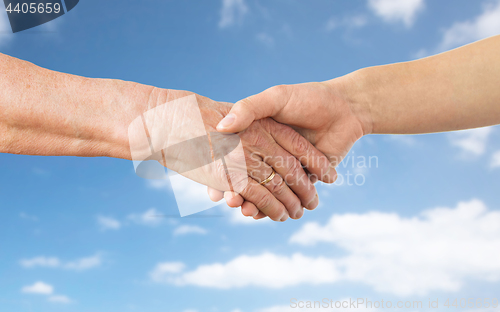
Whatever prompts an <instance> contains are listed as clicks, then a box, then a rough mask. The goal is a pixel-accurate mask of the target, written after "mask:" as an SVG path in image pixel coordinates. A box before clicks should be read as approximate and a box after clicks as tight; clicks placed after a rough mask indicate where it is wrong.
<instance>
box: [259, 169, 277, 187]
mask: <svg viewBox="0 0 500 312" xmlns="http://www.w3.org/2000/svg"><path fill="white" fill-rule="evenodd" d="M275 175H276V171H274V169H273V173H271V175H270V176H269V178H267V179H265V180H264V181H262V182H260V185H266V184H267V183H269V182H271V180H272V179H274V176H275Z"/></svg>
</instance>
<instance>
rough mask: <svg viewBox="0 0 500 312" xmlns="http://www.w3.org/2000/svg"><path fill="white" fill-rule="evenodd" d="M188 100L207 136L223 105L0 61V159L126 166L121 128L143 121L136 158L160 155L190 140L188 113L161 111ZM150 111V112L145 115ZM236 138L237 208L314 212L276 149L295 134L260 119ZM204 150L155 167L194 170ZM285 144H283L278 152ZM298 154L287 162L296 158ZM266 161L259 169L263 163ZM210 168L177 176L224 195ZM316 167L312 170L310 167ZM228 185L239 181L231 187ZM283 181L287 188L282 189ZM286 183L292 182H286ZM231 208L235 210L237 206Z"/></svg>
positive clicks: (309, 195) (301, 178) (299, 172)
mask: <svg viewBox="0 0 500 312" xmlns="http://www.w3.org/2000/svg"><path fill="white" fill-rule="evenodd" d="M188 96H195V97H196V100H195V102H196V105H197V108H196V110H197V111H196V110H195V113H197V114H198V115H200V114H201V118H202V121H201V122H202V125H201V127H202V130H203V127H204V128H205V131H206V133H210V132H215V131H216V130H215V126H216V125H217V123H218V122H219V121H220V120H221V119H222V118H223V116H225V114H227V112H228V111H229V110H230V108H231V104H229V103H222V102H216V101H212V100H210V99H208V98H205V97H202V96H199V95H196V94H194V93H191V92H188V91H179V90H166V89H159V88H155V87H151V86H145V85H141V84H137V83H133V82H125V81H118V80H109V79H90V78H83V77H78V76H73V75H68V74H63V73H58V72H54V71H50V70H47V69H43V68H40V67H37V66H35V65H33V64H31V63H28V62H25V61H21V60H18V59H15V58H12V57H9V56H6V55H2V54H0V153H14V154H27V155H52V156H57V155H65V156H86V157H98V156H107V157H115V158H123V159H131V158H132V155H131V149H130V146H129V139H130V137H129V134H130V132H129V130H130V128H129V126H130V125H131V124H132V123H133V122H134V121H135V120H137V118H139V119H141V118H142V117H144V116H148V117H144V118H145V119H144V120H148V121H150V123H149V124H148V123H146V125H147V126H148V127H149V126H151V125H152V128H150V129H149V130H150V131H149V132H148V135H149V141H150V142H153V143H146V145H145V146H144V151H145V153H148V152H149V151H150V144H152V145H157V146H161V148H160V149H162V151H158V150H155V152H156V153H158V152H161V153H162V154H163V148H164V144H165V143H168V142H182V141H184V140H185V139H186V138H187V139H190V138H192V137H190V134H191V133H190V132H191V131H193V125H194V124H197V121H199V119H196V122H195V119H194V118H195V117H194V116H193V114H190V113H189V112H187V111H183V109H182V108H181V109H179V106H169V104H170V103H173V102H172V101H174V100H177V99H181V98H186V97H188ZM153 111H155V112H156V113H155V114H154V115H151V112H153ZM141 116H142V117H141ZM141 125H142V122H141ZM143 129H144V128H143ZM194 137H196V136H194ZM239 137H240V140H241V142H242V145H243V150H244V154H242V155H239V157H240V158H239V159H238V160H236V163H239V162H240V161H241V159H243V161H244V162H245V160H246V165H244V168H243V169H244V170H245V171H244V175H238V176H237V177H235V176H234V175H233V176H231V177H230V180H231V182H232V183H233V184H234V185H235V184H238V185H239V186H240V188H239V189H238V193H240V194H241V195H242V196H243V197H244V198H245V199H246V200H247V202H246V204H245V207H250V209H251V210H253V209H258V210H261V211H263V212H265V213H266V214H267V215H269V216H270V217H271V218H272V219H273V220H281V221H284V220H286V218H288V216H291V217H292V218H300V217H301V216H302V211H303V209H302V208H303V207H307V208H309V209H314V208H315V207H316V206H317V205H318V201H317V197H316V190H315V188H314V186H313V185H312V183H311V182H310V181H309V179H308V177H307V174H306V172H305V171H304V170H303V169H302V167H301V166H300V163H299V161H298V160H297V159H296V158H295V157H294V155H290V154H289V153H288V152H287V151H285V150H284V149H283V148H282V147H281V145H280V144H279V141H283V139H284V138H286V139H290V138H293V137H296V138H298V137H300V135H299V134H298V133H296V132H295V131H293V129H291V128H289V127H287V126H284V125H280V124H278V123H276V122H274V121H273V120H271V119H268V120H263V121H259V122H256V123H255V124H254V125H252V126H251V127H250V128H249V130H248V131H245V132H244V133H241V134H239ZM207 140H209V139H208V138H207ZM146 141H148V139H147V138H146ZM306 143H307V144H306V145H304V150H303V151H301V152H300V153H303V154H307V155H314V157H316V158H321V157H322V158H323V160H324V161H323V165H327V164H328V162H327V159H326V158H325V157H324V156H322V154H321V153H320V152H319V151H317V150H316V149H315V148H314V147H313V146H312V145H310V144H309V143H308V142H307V141H306ZM207 144H209V145H210V147H209V151H208V152H207V153H206V154H204V153H202V152H200V151H201V150H202V149H200V148H198V147H199V146H195V147H192V149H191V150H176V151H175V152H173V153H172V154H170V155H168V154H166V155H163V156H164V157H163V159H161V158H160V159H157V160H158V161H160V162H161V163H162V164H163V165H165V166H167V165H168V167H169V168H170V169H173V170H174V171H175V170H176V169H178V168H179V167H184V168H185V167H186V162H190V161H193V164H199V161H197V160H200V159H201V158H203V159H205V158H209V159H211V158H210V157H211V156H213V155H214V154H217V151H216V147H214V145H213V144H210V142H207ZM222 144H224V143H222ZM286 144H287V142H283V146H286ZM219 148H222V149H223V148H224V147H223V146H219ZM188 149H189V148H188ZM141 153H142V151H141ZM300 153H298V154H295V156H296V157H299V156H301V154H300ZM276 156H279V157H276ZM266 158H267V159H268V160H267V163H266V162H264V161H263V159H266ZM278 158H281V159H278ZM283 159H285V160H286V161H284V162H283ZM278 160H281V163H280V167H279V168H276V171H279V176H278V177H277V178H275V179H273V181H272V183H268V184H266V185H265V186H262V185H260V184H259V181H263V180H265V179H266V178H267V177H269V176H270V174H271V173H272V169H271V167H270V166H271V165H272V162H276V161H278ZM226 161H227V160H226ZM217 164H218V163H217V162H212V163H210V166H209V167H205V166H204V167H201V168H199V169H200V170H191V171H189V172H186V173H185V174H184V173H182V172H181V173H182V174H183V175H185V176H186V177H188V178H190V179H193V180H195V181H197V182H199V183H203V184H205V185H208V186H211V187H213V188H215V189H218V190H221V191H228V190H229V189H224V187H226V185H227V182H225V181H226V180H224V177H226V175H229V174H231V173H230V172H229V173H228V171H226V170H224V168H221V166H218V165H217ZM187 165H189V164H187ZM316 166H319V165H318V163H317V162H316ZM187 167H190V166H187ZM191 167H192V166H191ZM274 167H277V166H274ZM314 169H315V168H314V167H311V168H310V170H312V171H314ZM247 170H248V175H247ZM240 171H241V170H240ZM250 177H251V178H250ZM226 178H227V177H226ZM233 178H237V179H239V180H238V181H236V182H235V181H233ZM284 180H286V181H287V183H282V182H283V181H284ZM290 181H293V182H294V183H288V182H290ZM234 185H233V186H234ZM233 189H234V188H231V190H233ZM235 203H236V204H238V205H242V204H243V202H242V200H241V201H238V200H237V201H236V202H235Z"/></svg>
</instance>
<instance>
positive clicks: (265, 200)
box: [256, 194, 273, 217]
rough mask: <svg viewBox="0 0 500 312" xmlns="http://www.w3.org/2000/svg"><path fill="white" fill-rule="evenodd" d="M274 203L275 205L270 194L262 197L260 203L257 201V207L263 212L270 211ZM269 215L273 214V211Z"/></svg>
mask: <svg viewBox="0 0 500 312" xmlns="http://www.w3.org/2000/svg"><path fill="white" fill-rule="evenodd" d="M272 203H273V199H272V197H271V195H269V194H266V195H265V196H262V197H261V198H260V199H259V200H258V201H257V203H256V204H257V207H258V208H259V209H261V210H266V211H267V210H270V208H271V207H272ZM268 212H269V213H271V211H268ZM269 217H271V215H269Z"/></svg>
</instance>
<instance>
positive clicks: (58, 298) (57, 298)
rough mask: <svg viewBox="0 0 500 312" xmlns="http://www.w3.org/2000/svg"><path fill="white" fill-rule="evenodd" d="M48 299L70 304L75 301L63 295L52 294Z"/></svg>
mask: <svg viewBox="0 0 500 312" xmlns="http://www.w3.org/2000/svg"><path fill="white" fill-rule="evenodd" d="M47 300H48V301H49V302H54V303H63V304H68V303H72V302H73V301H72V300H71V299H70V298H68V297H66V296H63V295H56V296H50V297H49V298H48V299H47Z"/></svg>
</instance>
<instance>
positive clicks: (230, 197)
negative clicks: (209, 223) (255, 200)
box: [224, 192, 244, 208]
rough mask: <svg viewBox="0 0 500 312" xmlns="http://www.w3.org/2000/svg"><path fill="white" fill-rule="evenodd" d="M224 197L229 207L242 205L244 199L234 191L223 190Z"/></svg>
mask: <svg viewBox="0 0 500 312" xmlns="http://www.w3.org/2000/svg"><path fill="white" fill-rule="evenodd" d="M224 199H225V200H226V203H227V205H228V206H229V207H233V208H238V207H241V206H242V205H243V202H244V199H243V197H241V196H240V195H239V194H237V193H235V192H224Z"/></svg>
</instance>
